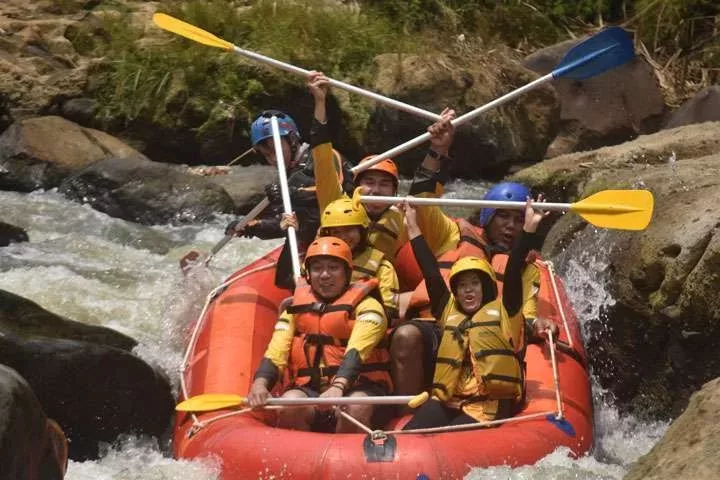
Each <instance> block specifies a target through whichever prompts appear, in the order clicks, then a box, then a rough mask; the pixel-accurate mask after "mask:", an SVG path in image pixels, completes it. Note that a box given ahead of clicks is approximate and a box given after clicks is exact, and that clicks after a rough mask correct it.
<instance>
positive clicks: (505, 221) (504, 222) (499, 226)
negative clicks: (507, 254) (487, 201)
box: [485, 210, 525, 250]
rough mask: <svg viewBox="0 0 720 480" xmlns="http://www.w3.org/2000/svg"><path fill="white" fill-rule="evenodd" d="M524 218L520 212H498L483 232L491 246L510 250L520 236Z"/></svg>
mask: <svg viewBox="0 0 720 480" xmlns="http://www.w3.org/2000/svg"><path fill="white" fill-rule="evenodd" d="M524 220H525V218H524V216H523V212H522V211H520V210H498V211H496V212H495V215H493V217H492V220H490V223H489V224H488V226H487V227H485V232H486V233H487V237H488V240H490V243H492V244H493V245H496V246H498V247H503V248H505V249H508V250H510V249H511V248H512V246H513V245H514V244H515V239H516V238H517V237H518V235H520V232H521V231H522V228H523V222H524Z"/></svg>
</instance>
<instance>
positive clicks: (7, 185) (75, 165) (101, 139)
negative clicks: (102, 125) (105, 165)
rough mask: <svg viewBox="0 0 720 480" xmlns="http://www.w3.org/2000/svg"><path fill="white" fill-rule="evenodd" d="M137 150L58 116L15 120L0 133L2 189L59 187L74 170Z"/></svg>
mask: <svg viewBox="0 0 720 480" xmlns="http://www.w3.org/2000/svg"><path fill="white" fill-rule="evenodd" d="M134 154H137V152H136V151H135V150H134V149H133V148H131V147H129V146H127V145H126V144H124V143H123V142H121V141H120V140H118V139H116V138H115V137H113V136H111V135H108V134H106V133H103V132H101V131H99V130H94V129H90V128H84V127H81V126H79V125H77V124H75V123H73V122H70V121H68V120H65V119H63V118H60V117H57V116H47V117H38V118H32V119H27V120H21V121H18V122H15V123H14V124H13V125H11V126H10V128H8V129H7V130H6V131H5V132H4V133H3V134H2V135H0V166H1V167H3V169H4V170H5V171H6V173H5V174H3V175H0V189H5V190H17V191H31V190H35V189H38V188H43V189H48V188H53V187H56V186H58V185H59V184H60V182H61V181H62V180H63V179H64V178H65V177H67V176H68V175H70V174H71V173H73V172H75V171H77V170H79V169H81V168H83V167H85V166H87V165H90V164H92V163H93V162H97V161H98V160H101V159H103V158H107V157H111V156H126V155H134Z"/></svg>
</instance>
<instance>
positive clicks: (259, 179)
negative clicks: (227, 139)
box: [188, 165, 278, 214]
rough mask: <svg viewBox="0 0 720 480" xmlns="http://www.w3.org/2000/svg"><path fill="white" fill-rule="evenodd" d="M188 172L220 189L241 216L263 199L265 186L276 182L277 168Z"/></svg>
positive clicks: (198, 168) (203, 169)
mask: <svg viewBox="0 0 720 480" xmlns="http://www.w3.org/2000/svg"><path fill="white" fill-rule="evenodd" d="M188 171H189V172H191V173H193V174H195V175H200V176H203V178H205V179H207V180H208V181H209V182H211V183H213V184H215V185H218V186H220V187H222V188H223V189H224V190H225V191H226V192H227V193H228V195H230V197H232V199H233V201H234V202H235V205H237V212H238V213H241V214H244V213H247V212H248V211H249V210H250V209H252V207H254V206H255V205H256V204H257V203H258V202H259V201H260V200H262V199H263V198H265V185H267V184H269V183H273V182H276V181H277V175H278V174H277V168H275V167H272V166H270V165H250V166H247V167H197V168H191V169H189V170H188ZM206 172H207V174H206ZM213 172H214V173H213Z"/></svg>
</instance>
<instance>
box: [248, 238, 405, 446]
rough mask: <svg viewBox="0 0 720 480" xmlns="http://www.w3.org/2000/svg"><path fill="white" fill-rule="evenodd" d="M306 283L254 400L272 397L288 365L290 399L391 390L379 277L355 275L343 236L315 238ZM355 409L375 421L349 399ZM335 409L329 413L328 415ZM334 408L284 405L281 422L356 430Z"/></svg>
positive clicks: (282, 324) (285, 316) (284, 319)
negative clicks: (353, 277)
mask: <svg viewBox="0 0 720 480" xmlns="http://www.w3.org/2000/svg"><path fill="white" fill-rule="evenodd" d="M304 267H305V281H302V280H301V281H299V282H298V285H297V288H296V289H295V293H294V295H293V298H292V303H291V304H290V306H288V307H287V308H286V309H285V310H284V311H283V312H282V314H281V315H280V318H279V319H278V321H277V323H276V325H275V331H274V333H273V336H272V339H271V340H270V344H269V345H268V347H267V350H266V351H265V355H264V357H263V359H262V361H261V362H260V366H259V367H258V369H257V370H256V372H255V376H254V380H253V383H252V386H251V388H250V392H249V393H248V404H249V405H250V407H252V408H258V407H261V406H263V405H265V404H266V403H267V399H268V398H269V397H270V391H271V390H272V389H273V387H274V385H275V384H276V383H277V381H278V380H279V379H280V378H282V375H281V373H282V372H283V371H284V370H288V371H289V376H290V385H289V387H288V388H287V389H286V390H285V392H284V393H283V394H282V396H283V397H291V398H304V397H318V396H319V397H322V398H329V397H342V396H345V395H347V396H353V397H354V396H376V395H386V394H388V393H389V392H390V390H391V388H392V381H391V379H390V374H389V373H388V370H389V365H388V360H389V353H388V352H387V350H386V349H384V348H382V347H380V342H381V341H382V339H383V338H384V336H385V330H386V329H387V319H386V317H385V313H384V311H383V308H382V306H381V305H380V302H379V301H378V300H377V299H376V298H374V295H375V292H376V289H377V285H378V281H377V279H374V278H370V279H364V280H360V281H358V282H353V281H351V275H352V268H353V261H352V253H351V251H350V247H349V246H348V245H347V244H346V243H345V242H343V241H342V240H341V239H339V238H336V237H322V238H318V239H316V240H315V241H314V242H313V243H311V244H310V246H309V247H308V250H307V254H306V256H305V261H304ZM347 411H348V413H350V415H352V416H353V417H355V418H356V419H357V420H359V421H360V422H362V423H363V424H366V425H368V424H370V422H371V417H372V415H373V406H372V405H350V406H348V408H347ZM328 412H329V413H330V414H329V415H328ZM332 412H333V411H332V410H328V409H317V410H316V409H315V408H313V407H301V408H291V409H290V408H288V409H283V410H280V411H279V417H278V424H277V426H278V427H281V428H292V429H296V430H306V431H307V430H314V431H328V430H334V431H336V432H338V433H352V432H356V431H358V430H357V427H356V426H355V425H354V424H352V423H350V422H348V421H347V419H345V418H344V417H341V418H337V419H335V418H334V416H333V415H332Z"/></svg>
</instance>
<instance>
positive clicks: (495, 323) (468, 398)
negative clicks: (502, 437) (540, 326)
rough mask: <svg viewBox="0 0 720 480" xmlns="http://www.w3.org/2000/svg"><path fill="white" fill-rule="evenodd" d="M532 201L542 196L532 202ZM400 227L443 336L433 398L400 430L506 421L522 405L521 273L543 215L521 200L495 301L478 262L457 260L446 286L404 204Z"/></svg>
mask: <svg viewBox="0 0 720 480" xmlns="http://www.w3.org/2000/svg"><path fill="white" fill-rule="evenodd" d="M538 200H539V201H541V200H542V197H539V198H538ZM404 210H405V222H406V227H407V230H408V235H409V237H410V239H411V240H410V241H411V245H412V248H413V252H414V254H415V257H416V258H417V260H418V263H419V264H420V268H421V269H422V273H423V276H424V277H425V279H426V283H427V288H428V292H429V295H430V303H431V310H432V315H433V316H434V317H436V318H437V319H438V322H439V324H440V326H441V328H442V331H443V335H442V338H441V340H440V346H439V348H438V353H437V363H436V366H435V373H434V376H433V384H432V396H433V398H432V399H431V400H430V401H428V402H427V403H425V404H424V405H423V406H421V407H420V408H419V409H418V410H417V412H416V413H415V415H414V416H413V418H412V419H411V420H410V422H409V423H408V424H407V425H406V426H405V427H404V428H405V429H407V430H410V429H416V428H431V427H439V426H445V425H460V424H466V423H474V422H482V421H489V420H496V419H501V418H507V417H511V416H513V415H515V413H517V412H518V411H519V410H520V409H521V408H522V406H523V402H524V392H525V386H524V382H523V376H524V372H523V365H524V362H523V358H522V352H521V351H519V349H518V346H520V345H522V344H523V339H522V336H523V335H524V328H523V327H524V319H523V316H522V305H523V284H522V270H523V267H524V265H525V258H526V257H527V255H528V253H529V252H530V250H531V249H532V248H535V247H536V245H535V244H536V243H538V237H537V236H536V234H535V232H536V231H537V228H538V225H539V224H540V221H541V220H542V219H543V218H544V217H545V216H546V213H542V212H541V211H538V210H535V209H534V208H533V202H532V200H531V199H530V198H529V197H528V198H527V202H526V206H525V217H524V225H523V232H522V233H521V235H520V238H519V241H518V242H516V243H515V245H514V247H513V250H512V252H511V254H510V259H509V261H508V265H507V269H506V270H505V285H504V290H503V293H502V295H499V293H498V288H497V279H496V278H495V272H494V271H493V268H492V266H491V265H490V263H489V262H488V261H487V259H485V258H481V257H472V256H468V257H463V258H460V259H458V260H457V261H456V262H455V263H454V264H453V265H452V267H451V269H450V275H449V277H448V283H449V286H450V288H448V286H447V285H446V283H445V278H444V277H443V275H442V274H441V272H440V267H439V266H438V263H437V260H436V259H435V255H434V253H433V252H432V250H431V249H430V247H429V246H428V244H427V242H426V241H425V239H424V237H423V232H422V231H421V229H420V227H419V226H418V222H417V218H416V212H415V209H414V208H412V207H411V206H409V205H408V204H407V203H406V204H405V208H404Z"/></svg>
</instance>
